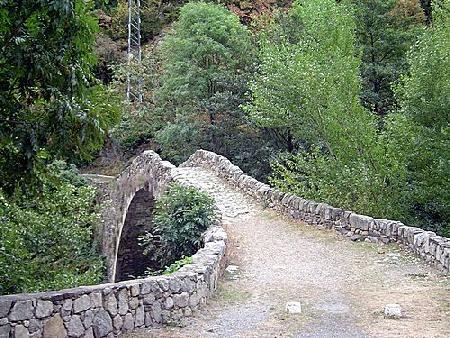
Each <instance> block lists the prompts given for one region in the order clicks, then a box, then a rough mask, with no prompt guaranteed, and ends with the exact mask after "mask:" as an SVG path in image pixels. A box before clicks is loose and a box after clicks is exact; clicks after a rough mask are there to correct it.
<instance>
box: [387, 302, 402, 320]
mask: <svg viewBox="0 0 450 338" xmlns="http://www.w3.org/2000/svg"><path fill="white" fill-rule="evenodd" d="M401 317H402V308H401V306H400V305H399V304H387V305H386V306H385V307H384V318H390V319H399V318H401Z"/></svg>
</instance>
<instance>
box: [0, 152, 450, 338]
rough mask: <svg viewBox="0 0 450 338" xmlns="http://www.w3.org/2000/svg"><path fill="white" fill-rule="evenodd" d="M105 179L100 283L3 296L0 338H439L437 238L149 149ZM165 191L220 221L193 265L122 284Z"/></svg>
mask: <svg viewBox="0 0 450 338" xmlns="http://www.w3.org/2000/svg"><path fill="white" fill-rule="evenodd" d="M97 180H98V177H97ZM102 181H108V182H107V183H105V182H104V183H98V185H99V186H100V187H101V191H102V198H101V199H102V200H103V203H104V204H103V205H104V208H103V213H102V215H103V221H104V222H103V225H102V228H101V229H99V230H98V236H99V237H100V238H101V243H102V249H103V252H104V254H105V256H106V258H107V266H108V280H109V283H108V284H101V285H95V286H88V287H79V288H74V289H70V290H62V291H55V292H44V293H35V294H21V295H11V296H3V297H0V337H8V338H9V337H114V336H118V335H121V334H130V337H153V336H161V337H275V336H281V335H282V336H288V337H372V336H373V337H448V336H450V324H449V320H448V318H449V314H450V280H449V277H448V272H449V260H450V240H449V239H448V238H443V237H440V236H437V235H436V234H434V233H432V232H428V231H423V230H421V229H418V228H413V227H408V226H406V225H404V224H402V223H401V222H398V221H392V220H385V219H374V218H372V217H369V216H365V215H359V214H356V213H354V212H351V211H346V210H343V209H340V208H335V207H332V206H329V205H327V204H325V203H318V202H314V201H308V200H305V199H302V198H300V197H297V196H294V195H291V194H285V193H282V192H280V191H279V190H277V189H274V188H272V187H270V186H268V185H266V184H264V183H261V182H258V181H257V180H255V179H254V178H252V177H250V176H248V175H246V174H244V173H243V172H242V170H241V169H239V168H238V167H237V166H235V165H233V164H232V163H231V162H230V161H229V160H227V159H226V158H225V157H223V156H220V155H217V154H214V153H211V152H208V151H203V150H199V151H197V152H196V153H195V154H193V155H192V156H191V157H190V158H189V159H188V160H187V161H186V162H185V163H184V164H183V165H181V166H180V167H178V168H177V167H175V166H173V165H172V164H170V163H168V162H165V161H162V160H161V158H160V157H159V156H158V155H157V154H155V153H154V152H151V151H147V152H144V153H143V154H142V155H140V156H138V157H137V158H136V159H135V160H134V161H133V162H132V163H131V164H130V165H129V166H128V167H127V169H126V170H125V171H124V172H123V173H121V174H120V175H119V176H118V177H116V178H104V179H102ZM170 182H179V183H181V184H185V185H191V186H195V187H198V188H199V189H201V190H204V191H206V192H208V193H209V194H211V195H212V196H213V197H214V199H215V201H216V205H217V207H218V209H219V211H220V214H221V222H220V224H217V225H216V226H214V227H213V228H211V229H209V230H208V231H207V232H206V233H205V234H204V241H205V246H204V248H202V249H200V250H199V251H198V252H197V254H195V255H194V256H193V264H189V265H186V266H184V267H183V268H181V269H180V270H179V271H178V272H176V273H173V274H171V275H167V276H156V277H149V278H145V279H132V280H127V281H122V280H124V279H127V277H128V275H129V274H130V273H131V272H132V270H130V269H129V267H130V266H134V267H136V266H137V267H139V263H140V262H139V260H142V259H144V258H142V257H141V258H139V257H140V256H139V255H137V257H138V258H137V259H136V252H137V251H139V248H138V247H137V246H136V236H137V235H138V234H139V233H140V232H142V231H143V230H145V227H146V226H149V224H150V226H151V208H152V205H153V201H154V199H157V198H158V197H159V196H160V194H161V193H162V192H163V191H164V190H165V189H166V188H167V186H168V184H169V183H170ZM385 244H389V245H385ZM137 253H138V254H139V252H137ZM227 266H228V267H227ZM225 267H227V269H226V270H225V275H224V277H223V278H222V279H221V280H220V288H219V290H218V293H217V296H216V297H214V298H212V299H210V296H211V295H212V294H213V293H214V292H215V291H216V289H217V285H218V279H219V276H221V275H222V272H223V270H224V268H225ZM207 299H209V300H208V304H207V305H206V304H205V303H206V300H207ZM389 303H395V304H396V306H390V305H389ZM397 305H399V306H400V307H398V306H397ZM386 307H387V308H386ZM385 308H386V310H385ZM292 309H294V310H295V311H294V310H292ZM392 311H394V312H392ZM399 311H400V312H399ZM293 312H297V313H293ZM389 317H395V318H396V319H391V318H389ZM180 323H182V324H183V325H181V326H180V327H174V324H180ZM164 324H170V328H167V327H166V325H164ZM161 326H162V327H161ZM147 330H150V331H147ZM133 331H135V333H130V332H133Z"/></svg>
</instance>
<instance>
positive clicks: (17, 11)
mask: <svg viewBox="0 0 450 338" xmlns="http://www.w3.org/2000/svg"><path fill="white" fill-rule="evenodd" d="M90 5H91V2H90V1H84V0H71V1H62V0H58V1H53V0H52V1H50V0H46V1H38V2H36V1H34V2H33V1H25V2H24V1H22V2H19V3H17V1H12V0H5V1H2V3H1V7H0V16H1V17H2V19H3V20H1V23H0V45H1V46H2V48H1V51H0V115H1V124H0V158H1V160H0V172H1V173H0V182H1V183H0V187H1V188H3V189H6V191H7V192H8V193H10V192H11V191H13V190H14V186H15V185H16V184H20V183H21V182H22V181H23V180H24V178H25V177H26V174H29V173H30V172H32V171H33V169H34V166H35V164H36V161H37V158H38V154H39V153H42V149H43V148H45V149H46V150H47V152H46V153H47V156H49V157H57V158H64V159H71V160H72V159H73V160H85V159H89V158H90V156H91V154H92V153H93V152H95V151H97V150H99V149H100V148H101V146H102V143H103V137H104V135H105V133H106V131H107V129H108V127H110V126H111V125H112V123H113V122H115V121H116V120H117V117H118V109H117V108H116V106H115V105H114V100H113V98H112V96H111V95H109V94H110V93H108V92H107V91H105V90H104V88H103V87H101V86H99V85H94V82H93V81H92V80H91V79H92V78H91V69H92V67H93V65H94V63H95V58H94V55H93V53H92V46H93V43H94V38H95V34H96V32H97V22H96V18H95V17H94V16H93V15H91V14H90Z"/></svg>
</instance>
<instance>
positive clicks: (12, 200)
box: [0, 161, 104, 294]
mask: <svg viewBox="0 0 450 338" xmlns="http://www.w3.org/2000/svg"><path fill="white" fill-rule="evenodd" d="M36 175H37V179H38V180H39V181H40V184H41V189H40V191H39V193H38V194H33V193H31V194H28V193H21V194H19V193H16V194H14V196H12V197H9V196H6V195H4V194H3V193H0V233H1V236H0V294H9V293H19V292H33V291H44V290H49V289H56V290H57V289H62V288H67V287H71V286H77V285H86V284H95V283H98V282H101V281H102V280H103V272H104V271H103V270H104V268H103V260H102V259H101V258H100V256H99V254H98V252H97V250H96V249H97V248H96V247H95V246H93V245H92V244H91V238H92V235H93V229H94V227H95V226H96V225H97V224H98V223H99V220H98V214H97V212H96V208H95V203H94V202H95V189H93V188H92V187H90V186H88V185H87V182H85V181H84V180H83V179H81V178H80V177H79V175H78V174H77V172H75V171H74V169H73V168H70V167H68V166H67V165H66V164H65V163H64V162H60V161H59V162H54V163H52V164H50V165H48V166H47V167H46V168H45V170H44V171H43V172H39V173H36Z"/></svg>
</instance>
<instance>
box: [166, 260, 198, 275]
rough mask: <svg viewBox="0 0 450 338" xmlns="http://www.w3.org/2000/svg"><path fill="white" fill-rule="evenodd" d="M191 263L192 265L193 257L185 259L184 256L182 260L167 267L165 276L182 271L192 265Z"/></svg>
mask: <svg viewBox="0 0 450 338" xmlns="http://www.w3.org/2000/svg"><path fill="white" fill-rule="evenodd" d="M191 263H192V257H191V256H189V257H184V256H183V257H181V259H180V260H178V261H176V262H175V263H172V264H170V265H169V266H167V267H166V268H165V269H164V272H163V274H164V275H169V274H171V273H173V272H175V271H178V270H180V269H181V268H182V267H183V266H184V265H186V264H191Z"/></svg>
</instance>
